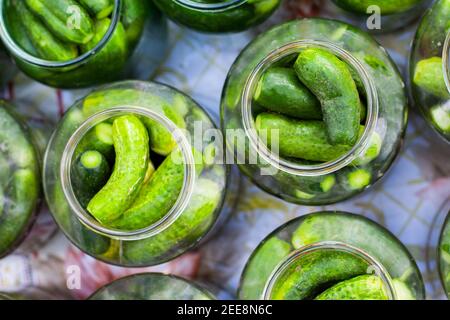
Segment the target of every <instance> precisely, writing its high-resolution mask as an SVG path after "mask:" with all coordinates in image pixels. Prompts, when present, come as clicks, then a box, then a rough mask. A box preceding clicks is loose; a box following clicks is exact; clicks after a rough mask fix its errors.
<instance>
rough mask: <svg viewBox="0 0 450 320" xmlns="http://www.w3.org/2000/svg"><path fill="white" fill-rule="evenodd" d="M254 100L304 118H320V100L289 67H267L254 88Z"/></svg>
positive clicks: (269, 107)
mask: <svg viewBox="0 0 450 320" xmlns="http://www.w3.org/2000/svg"><path fill="white" fill-rule="evenodd" d="M254 99H255V101H256V102H257V103H258V104H259V105H261V106H263V107H264V108H266V109H268V110H270V111H273V112H278V113H282V114H284V115H287V116H292V117H296V118H300V119H304V120H308V119H309V120H321V119H322V110H321V109H320V102H319V100H317V98H316V97H315V96H314V95H313V94H312V93H311V91H309V89H308V88H306V87H305V86H304V85H303V84H302V83H301V82H300V80H299V79H298V77H297V75H296V74H295V71H294V70H293V69H291V68H279V67H276V68H270V69H268V70H267V71H266V72H265V73H264V74H263V76H262V77H261V80H260V81H259V83H258V86H257V88H256V90H255V95H254Z"/></svg>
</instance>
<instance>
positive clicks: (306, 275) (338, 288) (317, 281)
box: [239, 212, 424, 300]
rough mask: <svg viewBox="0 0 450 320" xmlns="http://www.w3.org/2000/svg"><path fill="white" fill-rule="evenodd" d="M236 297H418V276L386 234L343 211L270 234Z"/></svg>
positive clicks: (251, 262) (404, 252)
mask: <svg viewBox="0 0 450 320" xmlns="http://www.w3.org/2000/svg"><path fill="white" fill-rule="evenodd" d="M239 297H240V298H241V299H269V300H270V299H274V300H309V299H319V300H364V299H367V300H388V299H398V300H410V299H423V298H424V287H423V283H422V278H421V276H420V272H419V271H418V269H417V266H416V264H415V263H414V261H413V260H412V258H411V256H410V254H409V253H408V251H407V250H406V248H405V247H404V246H403V245H402V244H401V243H400V242H399V241H398V240H397V239H396V238H395V237H394V236H393V235H392V234H390V233H389V232H388V231H387V230H385V229H383V228H382V227H381V226H379V225H377V224H375V223H373V222H371V221H370V220H368V219H366V218H363V217H360V216H356V215H351V214H347V213H336V212H319V213H313V214H310V215H307V216H304V217H301V218H297V219H294V220H292V221H290V222H288V223H286V224H285V225H283V226H281V227H280V228H278V229H277V230H275V231H274V232H272V233H271V234H270V235H269V236H268V237H267V238H266V239H265V240H264V241H263V242H262V243H261V244H260V245H259V246H258V248H257V249H256V250H255V251H254V252H253V254H252V256H251V257H250V259H249V261H248V263H247V265H246V267H245V269H244V272H243V274H242V277H241V283H240V288H239Z"/></svg>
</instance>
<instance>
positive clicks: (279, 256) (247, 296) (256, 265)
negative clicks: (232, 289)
mask: <svg viewBox="0 0 450 320" xmlns="http://www.w3.org/2000/svg"><path fill="white" fill-rule="evenodd" d="M290 252H291V246H290V244H289V243H287V242H286V241H283V240H281V239H279V238H276V237H274V238H271V239H269V240H267V241H266V242H264V243H263V244H262V245H261V246H260V247H259V248H258V249H257V251H256V252H255V254H254V255H253V257H252V258H251V259H250V260H249V261H251V262H250V263H249V264H248V265H247V267H246V268H245V277H243V282H242V284H241V288H240V292H239V298H241V299H244V300H256V299H262V298H263V297H262V294H263V290H264V287H265V285H266V282H267V279H269V278H270V275H271V274H272V272H273V271H274V270H275V267H276V266H277V265H278V264H279V263H280V262H281V261H282V260H283V259H284V258H285V257H287V256H288V255H289V253H290Z"/></svg>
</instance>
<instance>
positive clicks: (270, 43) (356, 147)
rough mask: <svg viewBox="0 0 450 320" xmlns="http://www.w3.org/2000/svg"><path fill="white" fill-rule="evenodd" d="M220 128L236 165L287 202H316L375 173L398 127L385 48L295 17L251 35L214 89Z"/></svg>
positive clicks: (400, 106)
mask: <svg viewBox="0 0 450 320" xmlns="http://www.w3.org/2000/svg"><path fill="white" fill-rule="evenodd" d="M221 120H222V130H223V134H224V136H225V137H226V141H227V148H228V149H229V150H231V152H232V154H234V158H235V161H236V163H237V164H238V166H239V168H240V169H241V171H242V172H243V173H244V174H246V175H247V176H248V177H249V178H250V179H252V180H253V182H254V183H256V184H257V185H258V186H259V187H261V188H262V189H264V190H266V191H267V192H269V193H271V194H273V195H276V196H278V197H280V198H282V199H284V200H287V201H289V202H293V203H298V204H305V205H325V204H330V203H335V202H338V201H341V200H344V199H347V198H350V197H352V196H354V195H356V194H358V193H360V192H362V191H363V190H365V189H367V188H368V187H370V186H371V185H373V183H375V182H376V181H377V180H379V179H380V178H381V177H383V176H384V174H385V173H386V171H387V170H388V169H389V167H390V166H391V164H392V162H393V161H394V159H395V157H396V155H397V154H398V152H399V149H400V147H401V145H402V141H403V134H404V131H405V126H406V123H407V101H406V97H405V92H404V83H403V81H402V79H401V77H400V75H399V73H398V71H397V69H396V67H395V65H394V63H393V62H392V61H391V59H390V58H389V56H388V55H387V54H386V51H385V50H384V49H383V48H382V47H380V46H379V45H378V44H377V42H375V41H374V40H373V39H372V38H371V37H370V36H369V35H368V34H366V33H364V32H362V31H360V30H359V29H356V28H354V27H352V26H350V25H348V24H345V23H341V22H338V21H333V20H325V19H303V20H297V21H292V22H288V23H285V24H282V25H280V26H277V27H275V28H273V29H271V30H269V31H268V32H266V33H264V34H262V35H261V36H259V37H258V38H256V39H255V40H254V41H253V42H252V43H251V44H250V45H249V46H248V47H247V48H246V49H245V50H244V51H243V52H242V53H241V54H240V56H239V57H238V59H237V60H236V61H235V63H234V65H233V66H232V68H231V70H230V72H229V75H228V78H227V81H226V83H225V86H224V90H223V93H222V102H221Z"/></svg>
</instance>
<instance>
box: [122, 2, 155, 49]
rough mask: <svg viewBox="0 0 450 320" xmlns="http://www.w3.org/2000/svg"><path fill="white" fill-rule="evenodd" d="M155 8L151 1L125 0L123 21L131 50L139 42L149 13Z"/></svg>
mask: <svg viewBox="0 0 450 320" xmlns="http://www.w3.org/2000/svg"><path fill="white" fill-rule="evenodd" d="M152 10H153V11H154V10H155V8H154V7H153V4H152V2H151V1H141V0H123V4H122V15H121V19H120V20H121V22H122V24H123V26H124V28H125V32H126V39H127V41H128V44H129V47H130V50H132V49H133V48H134V47H135V46H136V45H137V44H138V42H139V39H140V38H141V35H142V32H143V30H144V26H145V20H146V19H147V16H148V14H150V12H151V11H152Z"/></svg>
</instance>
